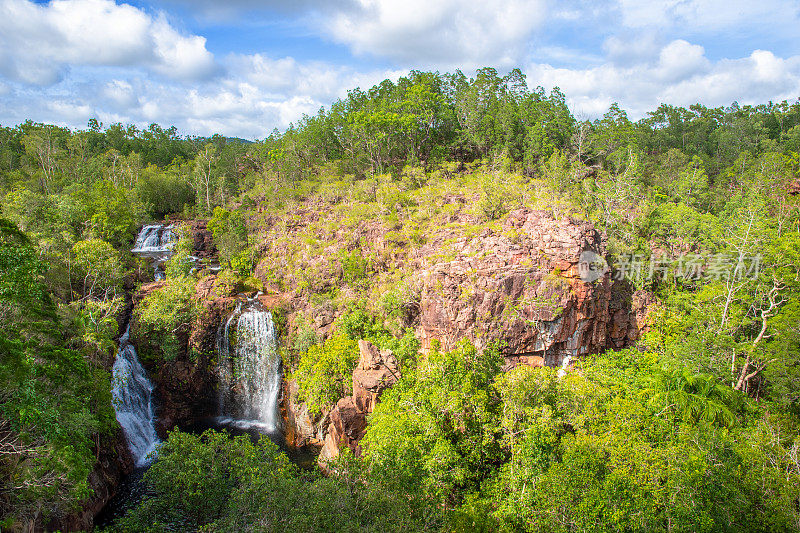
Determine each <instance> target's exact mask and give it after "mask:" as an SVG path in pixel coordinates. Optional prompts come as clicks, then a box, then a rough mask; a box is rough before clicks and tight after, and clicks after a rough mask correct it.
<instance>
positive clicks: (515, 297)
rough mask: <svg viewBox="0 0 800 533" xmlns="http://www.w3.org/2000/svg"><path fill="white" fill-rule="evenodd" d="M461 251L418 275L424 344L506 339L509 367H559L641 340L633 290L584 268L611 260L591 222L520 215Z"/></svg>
mask: <svg viewBox="0 0 800 533" xmlns="http://www.w3.org/2000/svg"><path fill="white" fill-rule="evenodd" d="M433 246H435V244H434V245H433ZM455 247H456V249H457V257H456V258H455V259H453V260H451V261H449V262H442V263H437V264H434V265H432V266H431V267H429V268H427V269H426V270H425V271H423V272H422V275H421V278H422V285H423V287H422V297H421V302H420V308H421V319H420V325H419V327H418V328H417V334H418V336H419V338H420V339H421V340H422V342H423V346H424V347H427V346H429V345H430V341H431V340H433V339H438V340H439V341H441V342H442V345H443V346H444V348H445V349H447V348H450V347H452V346H453V344H455V343H456V342H457V341H459V340H460V339H462V338H469V339H470V340H471V341H472V342H474V343H475V344H476V346H478V347H481V346H486V345H487V344H488V343H490V342H499V343H500V345H501V350H502V352H503V353H504V355H505V357H506V361H507V368H512V367H513V366H515V365H517V364H529V365H533V366H540V365H551V366H554V365H559V364H561V362H562V360H563V359H564V357H566V356H571V357H576V356H581V355H586V354H590V353H596V352H599V351H602V350H604V349H606V348H612V347H614V348H620V347H623V346H626V345H628V344H630V343H631V342H632V341H634V340H635V339H636V338H638V328H637V322H636V316H635V313H633V312H632V311H631V303H632V297H633V291H632V290H631V288H630V287H629V286H628V285H627V284H624V283H622V282H613V281H612V279H611V272H610V271H608V269H607V268H606V269H603V268H602V264H601V265H599V268H598V269H597V270H595V271H593V272H589V271H588V270H587V260H588V259H592V258H594V259H595V260H597V259H600V260H601V262H602V257H603V256H604V255H605V253H606V250H605V242H604V239H603V236H602V235H601V234H600V233H598V232H597V231H596V230H595V229H594V228H593V227H592V226H591V225H590V224H589V223H587V222H583V221H578V220H574V219H569V218H564V219H561V220H555V219H554V218H553V217H552V215H550V214H549V213H546V212H543V211H529V210H525V209H521V210H517V211H514V212H512V213H510V214H509V216H508V217H507V218H506V220H505V223H504V225H503V227H502V231H500V232H493V231H491V230H486V231H485V232H484V233H483V234H481V235H480V236H478V237H473V238H470V239H466V238H465V239H462V240H460V241H457V242H456V244H455ZM595 268H597V267H595ZM581 269H583V271H582V270H581ZM582 273H583V274H584V275H583V277H582V276H581V274H582ZM594 278H596V279H594Z"/></svg>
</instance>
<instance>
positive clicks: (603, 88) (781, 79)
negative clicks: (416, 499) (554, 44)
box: [527, 40, 800, 118]
mask: <svg viewBox="0 0 800 533" xmlns="http://www.w3.org/2000/svg"><path fill="white" fill-rule="evenodd" d="M657 57H658V58H657V60H651V61H641V62H638V63H636V64H632V65H617V64H614V63H613V62H606V63H603V64H602V65H599V66H594V67H589V68H583V69H581V68H556V67H553V66H551V65H548V64H531V65H529V67H528V68H527V74H528V82H529V84H532V85H542V86H543V87H546V88H552V87H556V86H557V87H559V88H561V90H562V91H564V93H565V94H566V95H567V97H568V100H569V101H570V104H571V105H572V107H573V109H574V110H575V112H576V113H578V114H579V115H583V116H586V117H589V118H592V117H597V116H599V115H601V114H603V112H605V111H606V110H607V109H608V107H609V105H610V104H611V103H613V102H619V103H620V105H622V107H623V108H625V109H626V110H628V111H629V113H630V115H631V116H632V117H634V118H639V117H642V116H644V115H645V113H646V112H647V111H652V110H654V109H655V108H656V107H657V106H658V105H659V104H660V103H668V104H672V105H679V106H689V105H691V104H694V103H701V104H704V105H707V106H721V105H728V104H730V103H731V102H733V101H738V102H739V103H742V104H745V103H747V104H759V103H765V102H767V101H769V100H773V101H780V100H793V99H796V98H797V97H798V96H800V56H792V57H789V58H781V57H778V56H776V55H774V54H773V53H772V52H769V51H764V50H755V51H754V52H752V53H751V54H750V55H749V56H748V57H743V58H739V59H722V60H719V61H716V62H712V61H709V60H708V59H707V58H706V57H705V55H704V52H703V48H702V47H700V46H698V45H694V44H691V43H689V42H687V41H683V40H676V41H673V42H671V43H669V44H667V45H666V46H664V47H663V48H662V49H661V50H660V52H659V53H658V56H657Z"/></svg>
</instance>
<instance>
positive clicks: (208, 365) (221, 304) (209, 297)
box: [131, 276, 236, 438]
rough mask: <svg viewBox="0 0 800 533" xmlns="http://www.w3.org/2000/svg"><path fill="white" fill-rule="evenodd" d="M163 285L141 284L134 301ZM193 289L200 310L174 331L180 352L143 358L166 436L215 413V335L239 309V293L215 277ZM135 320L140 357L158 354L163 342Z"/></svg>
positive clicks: (133, 337)
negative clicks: (165, 358) (150, 336)
mask: <svg viewBox="0 0 800 533" xmlns="http://www.w3.org/2000/svg"><path fill="white" fill-rule="evenodd" d="M163 284H164V282H159V281H157V282H154V283H150V284H147V285H143V286H142V287H141V288H140V289H139V291H137V293H136V294H135V295H134V298H133V301H134V306H136V305H138V304H139V303H140V302H141V301H142V300H143V299H144V298H145V297H146V296H147V295H148V294H150V293H152V292H153V291H157V290H160V289H161V287H162V286H163ZM195 290H196V293H195V300H196V301H197V303H198V306H199V311H198V313H197V318H196V319H195V321H194V323H193V324H191V325H186V326H183V327H180V328H179V329H178V331H176V333H175V334H176V336H177V337H178V346H179V351H178V354H177V357H176V358H175V359H174V360H172V361H163V360H159V361H158V362H157V363H154V362H153V361H148V360H147V359H146V358H143V361H142V362H143V364H144V365H145V366H146V367H147V369H148V371H149V372H150V373H151V375H150V379H151V380H152V381H153V383H155V385H156V397H157V399H158V409H157V416H158V425H157V430H158V433H159V436H160V437H162V438H163V437H164V436H165V435H166V432H167V431H169V430H170V429H172V428H174V427H175V426H177V425H180V426H186V425H191V424H193V423H194V422H196V421H197V420H200V419H202V418H205V417H208V416H212V415H214V414H216V413H215V411H216V408H217V377H216V375H215V368H214V365H213V361H214V359H215V357H216V336H217V332H218V330H219V326H220V324H224V322H225V320H226V319H227V317H228V316H229V315H230V313H231V312H232V311H233V309H234V308H235V306H236V298H235V297H233V296H231V292H232V289H231V288H230V287H228V286H226V285H223V284H221V283H219V282H218V279H217V277H216V276H207V277H205V278H203V279H201V280H199V281H198V283H197V286H196V289H195ZM131 320H132V321H133V322H132V323H131V342H132V343H133V344H134V345H135V346H136V347H137V349H138V351H139V353H140V356H141V355H143V354H148V353H150V354H158V353H159V351H160V347H159V346H157V345H155V343H154V341H153V340H152V339H148V338H146V337H145V336H143V335H141V334H140V331H139V328H138V327H137V325H136V321H135V315H133V317H132V318H131Z"/></svg>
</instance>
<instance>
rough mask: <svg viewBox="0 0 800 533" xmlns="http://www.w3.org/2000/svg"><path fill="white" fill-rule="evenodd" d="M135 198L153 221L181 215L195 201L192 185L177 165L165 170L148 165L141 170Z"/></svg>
mask: <svg viewBox="0 0 800 533" xmlns="http://www.w3.org/2000/svg"><path fill="white" fill-rule="evenodd" d="M136 197H137V198H138V199H139V200H140V201H141V202H142V204H144V205H145V206H146V207H147V212H148V214H149V215H150V216H151V217H152V218H153V219H155V220H159V219H162V218H164V217H165V216H166V215H169V214H171V213H182V212H183V211H184V209H185V208H186V207H187V206H192V205H193V204H194V201H195V197H194V190H193V189H192V185H191V184H190V183H189V182H188V181H187V180H186V178H185V170H184V169H183V168H181V166H178V165H172V166H170V167H168V168H167V169H160V168H158V167H156V166H155V165H149V166H147V168H145V169H143V170H142V173H141V175H140V176H139V179H138V180H137V182H136Z"/></svg>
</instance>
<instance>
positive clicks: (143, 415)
mask: <svg viewBox="0 0 800 533" xmlns="http://www.w3.org/2000/svg"><path fill="white" fill-rule="evenodd" d="M130 327H131V326H130V323H129V324H128V327H127V328H126V329H125V333H124V334H123V335H122V336H121V337H120V338H119V350H118V351H117V358H116V359H115V360H114V366H113V368H112V386H113V388H112V390H111V393H112V396H113V398H114V411H116V413H117V420H118V421H119V424H120V425H121V426H122V429H123V430H124V431H125V437H126V438H127V439H128V447H129V448H130V450H131V454H132V455H133V459H134V461H136V466H144V465H146V464H147V463H148V462H149V461H150V459H151V453H152V452H154V451H155V450H156V448H157V447H158V445H159V443H160V441H159V440H158V436H157V435H156V428H155V408H154V406H153V384H152V383H150V380H148V379H147V374H146V373H145V370H144V368H143V367H142V364H141V363H140V362H139V358H138V356H137V354H136V348H134V347H133V345H132V344H131V343H130V342H129V341H128V339H129V334H130Z"/></svg>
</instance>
